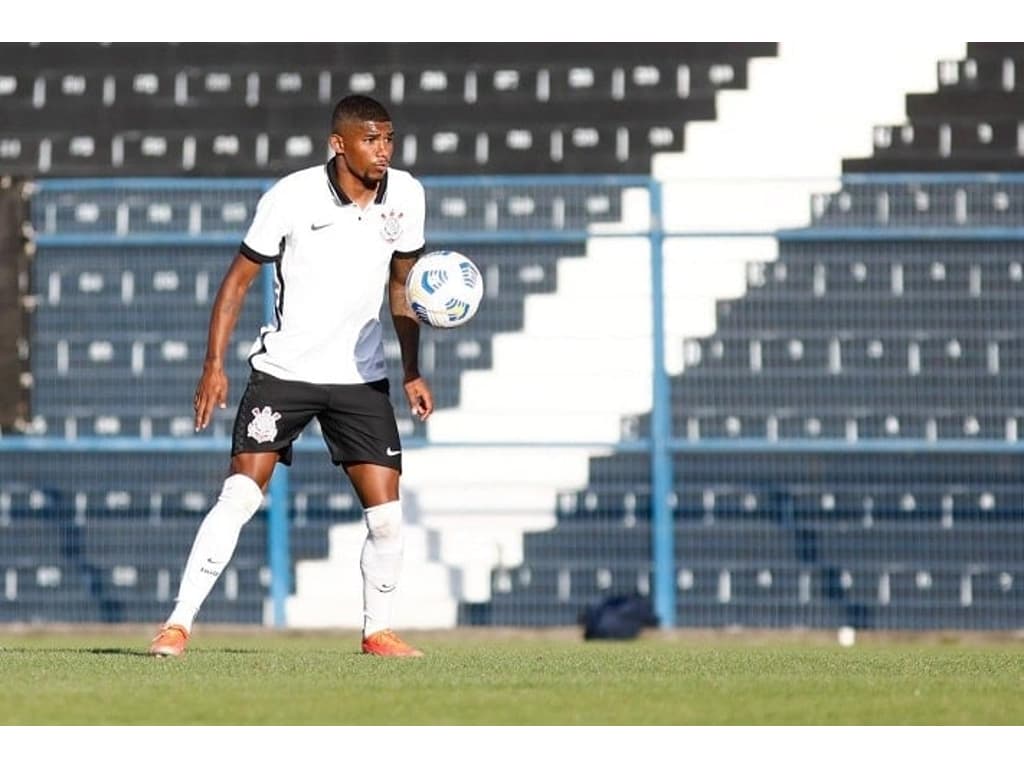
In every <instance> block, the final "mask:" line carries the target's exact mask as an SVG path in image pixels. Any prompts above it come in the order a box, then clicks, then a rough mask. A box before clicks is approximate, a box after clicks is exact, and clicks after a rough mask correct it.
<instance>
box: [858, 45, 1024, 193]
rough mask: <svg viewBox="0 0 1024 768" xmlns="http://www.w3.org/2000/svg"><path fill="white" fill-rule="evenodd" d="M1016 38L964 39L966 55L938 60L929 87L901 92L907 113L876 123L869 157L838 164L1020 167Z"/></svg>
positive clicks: (1022, 137)
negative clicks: (899, 120) (934, 84)
mask: <svg viewBox="0 0 1024 768" xmlns="http://www.w3.org/2000/svg"><path fill="white" fill-rule="evenodd" d="M1022 76H1024V50H1022V49H1021V47H1020V45H1019V44H1018V43H969V44H968V46H967V57H966V58H965V59H962V60H959V61H942V62H940V63H939V67H938V81H939V88H938V90H937V91H936V92H935V93H928V94H923V93H922V94H909V95H908V96H907V120H906V122H905V123H903V124H900V125H880V126H878V127H876V129H875V132H874V153H873V155H872V156H871V157H866V158H856V159H854V158H851V159H846V160H844V161H843V171H844V172H847V173H853V172H873V173H878V172H885V171H926V172H934V171H947V172H948V171H1003V172H1006V171H1021V170H1024V132H1022V131H1021V128H1020V125H1021V119H1022V117H1024V104H1022V103H1021V99H1020V93H1021V90H1022V86H1021V83H1020V81H1021V79H1022Z"/></svg>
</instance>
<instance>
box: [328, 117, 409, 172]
mask: <svg viewBox="0 0 1024 768" xmlns="http://www.w3.org/2000/svg"><path fill="white" fill-rule="evenodd" d="M331 146H332V148H333V149H334V151H335V152H336V153H337V154H339V155H341V156H342V158H343V159H344V161H345V166H346V168H347V169H348V171H349V173H351V174H352V175H353V176H355V177H356V178H357V179H359V180H360V181H361V182H362V183H363V184H364V185H365V186H367V187H375V186H376V185H377V182H379V181H380V180H381V179H382V178H384V174H385V172H387V169H388V164H389V163H390V162H391V155H392V153H393V152H394V151H395V131H394V129H393V128H392V127H391V123H378V122H374V121H372V120H368V121H366V122H346V123H342V124H341V127H340V133H334V134H332V135H331Z"/></svg>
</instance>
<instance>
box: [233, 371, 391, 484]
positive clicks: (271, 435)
mask: <svg viewBox="0 0 1024 768" xmlns="http://www.w3.org/2000/svg"><path fill="white" fill-rule="evenodd" d="M389 393H390V387H389V385H388V380H387V379H381V380H380V381H372V382H369V383H366V384H308V383H306V382H302V381H286V380H284V379H278V378H275V377H274V376H271V375H270V374H267V373H263V372H262V371H256V370H254V371H253V372H252V373H251V374H250V376H249V384H248V385H247V386H246V388H245V393H244V394H243V395H242V401H241V402H240V403H239V404H238V413H237V414H236V416H235V426H234V429H233V430H232V432H233V434H232V439H231V455H232V456H234V455H236V454H239V453H271V452H276V453H277V454H278V456H279V457H280V460H281V462H282V463H284V464H291V463H292V442H293V441H294V440H295V438H297V437H298V436H299V434H300V433H301V432H302V430H303V429H305V428H306V425H307V424H309V422H310V420H311V419H312V418H313V417H314V416H315V417H316V419H317V421H319V422H320V429H321V430H322V431H323V434H324V442H326V443H327V447H328V448H329V449H330V452H331V461H333V462H334V463H335V464H341V463H342V462H366V463H368V464H380V465H382V466H385V467H393V468H394V469H397V470H398V471H399V472H401V471H402V444H401V441H400V440H399V437H398V425H397V424H396V423H395V410H394V408H393V407H392V406H391V399H390V396H389Z"/></svg>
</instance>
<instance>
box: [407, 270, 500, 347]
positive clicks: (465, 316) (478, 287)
mask: <svg viewBox="0 0 1024 768" xmlns="http://www.w3.org/2000/svg"><path fill="white" fill-rule="evenodd" d="M405 295H406V298H407V299H408V300H409V306H410V307H411V308H412V311H413V312H415V313H416V317H418V318H419V319H420V320H421V321H422V322H424V323H426V324H427V325H430V326H432V327H434V328H456V327H458V326H460V325H465V324H466V323H468V322H469V321H470V320H472V319H473V315H475V314H476V312H477V310H478V309H480V301H481V299H483V297H484V279H483V277H482V276H481V275H480V270H479V269H477V268H476V264H474V263H473V262H472V261H470V260H469V259H468V258H467V257H466V256H463V255H462V254H461V253H458V252H457V251H433V252H432V253H425V254H423V255H422V256H420V257H419V259H417V260H416V263H415V264H414V265H413V267H412V270H411V271H410V272H409V277H408V278H407V279H406V281H405Z"/></svg>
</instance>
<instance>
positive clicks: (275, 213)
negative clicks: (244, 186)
mask: <svg viewBox="0 0 1024 768" xmlns="http://www.w3.org/2000/svg"><path fill="white" fill-rule="evenodd" d="M290 233H291V224H290V221H289V217H288V212H287V200H286V199H285V195H284V194H283V192H282V185H281V183H280V182H278V183H277V184H275V185H274V186H272V187H271V188H270V189H268V190H267V191H266V192H264V193H263V196H262V197H260V201H259V203H257V204H256V215H255V216H253V219H252V223H251V224H250V225H249V231H248V232H246V233H245V238H244V239H243V240H242V245H241V246H240V247H239V250H240V251H241V253H242V255H244V256H246V257H247V258H249V259H251V260H252V261H255V262H258V263H261V264H262V263H265V262H270V261H277V260H278V259H279V258H281V253H282V251H283V249H284V240H285V238H286V237H287V236H288V235H289V234H290Z"/></svg>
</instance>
